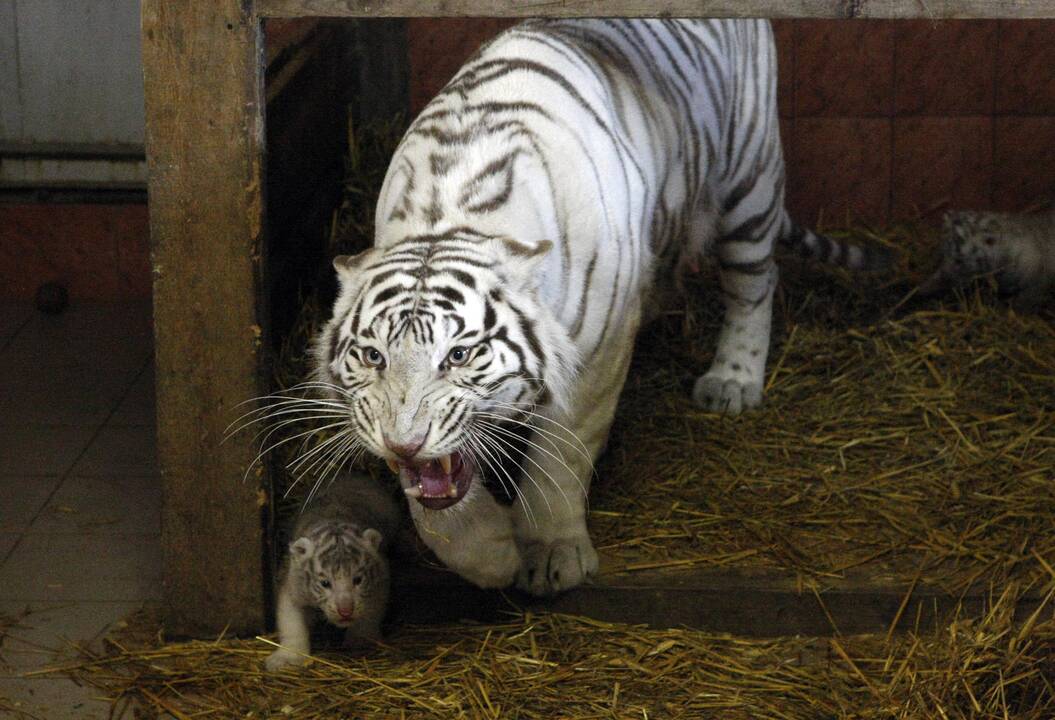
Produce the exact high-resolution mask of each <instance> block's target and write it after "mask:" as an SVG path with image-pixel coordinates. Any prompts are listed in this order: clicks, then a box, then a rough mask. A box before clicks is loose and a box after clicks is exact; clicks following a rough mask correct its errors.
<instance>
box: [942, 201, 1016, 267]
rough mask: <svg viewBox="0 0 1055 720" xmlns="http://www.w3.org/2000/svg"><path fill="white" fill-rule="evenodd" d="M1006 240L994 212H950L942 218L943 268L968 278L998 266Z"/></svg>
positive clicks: (1003, 254) (1001, 261)
mask: <svg viewBox="0 0 1055 720" xmlns="http://www.w3.org/2000/svg"><path fill="white" fill-rule="evenodd" d="M1005 254H1006V253H1005V242H1004V241H1003V239H1002V236H1001V228H1000V227H999V221H998V220H997V219H996V218H995V217H994V216H993V215H992V214H991V213H975V212H949V213H946V214H945V217H944V218H943V221H942V269H943V270H944V271H945V272H946V274H947V275H948V276H949V277H955V278H962V279H967V278H970V277H973V276H976V275H982V274H984V273H987V272H990V271H992V270H996V269H999V267H1000V266H1001V264H1002V263H1003V262H1004V256H1005Z"/></svg>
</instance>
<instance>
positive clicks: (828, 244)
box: [780, 214, 894, 271]
mask: <svg viewBox="0 0 1055 720" xmlns="http://www.w3.org/2000/svg"><path fill="white" fill-rule="evenodd" d="M780 242H781V243H783V244H784V245H785V246H786V247H788V248H790V249H791V250H793V251H795V252H797V253H798V254H799V255H801V256H802V257H805V258H810V259H812V260H818V261H820V262H822V263H824V264H826V265H835V266H836V267H841V268H845V269H847V270H864V271H878V270H889V269H890V268H891V267H892V266H893V264H894V253H893V252H891V251H890V249H889V248H886V247H883V246H882V245H875V244H869V245H858V244H856V243H851V242H845V241H843V240H837V239H835V238H830V237H828V236H827V235H821V234H819V233H815V232H813V231H812V230H810V229H808V228H804V227H801V226H799V225H797V224H796V223H795V221H793V220H792V219H791V218H790V217H788V216H787V215H786V214H785V215H784V224H783V226H782V227H781V232H780Z"/></svg>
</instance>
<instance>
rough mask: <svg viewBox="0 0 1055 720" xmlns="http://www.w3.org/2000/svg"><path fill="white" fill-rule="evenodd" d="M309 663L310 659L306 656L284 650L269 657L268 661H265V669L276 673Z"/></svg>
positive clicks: (277, 651)
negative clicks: (286, 668)
mask: <svg viewBox="0 0 1055 720" xmlns="http://www.w3.org/2000/svg"><path fill="white" fill-rule="evenodd" d="M307 661H308V658H307V657H305V656H304V655H301V654H300V653H295V652H293V651H292V650H286V649H285V648H282V649H279V650H276V651H275V652H273V653H271V654H270V655H268V656H267V660H265V661H264V667H266V668H267V669H268V670H270V671H271V672H276V671H278V670H281V669H282V668H285V667H299V666H301V665H303V664H304V663H306V662H307Z"/></svg>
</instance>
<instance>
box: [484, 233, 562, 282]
mask: <svg viewBox="0 0 1055 720" xmlns="http://www.w3.org/2000/svg"><path fill="white" fill-rule="evenodd" d="M497 242H498V244H499V247H500V248H501V254H502V259H503V261H504V264H505V265H506V267H507V268H508V270H509V272H510V275H512V277H513V279H515V280H517V281H519V282H520V283H521V285H523V286H528V287H530V286H535V285H537V284H538V278H537V277H535V271H536V270H538V266H539V265H540V264H541V263H542V261H543V260H544V259H545V258H546V256H547V255H548V254H549V252H550V251H551V250H552V249H553V243H552V242H550V241H549V240H539V241H538V242H537V243H535V244H533V245H528V244H527V243H522V242H520V241H519V240H514V239H513V238H510V237H502V238H499V239H498V241H497Z"/></svg>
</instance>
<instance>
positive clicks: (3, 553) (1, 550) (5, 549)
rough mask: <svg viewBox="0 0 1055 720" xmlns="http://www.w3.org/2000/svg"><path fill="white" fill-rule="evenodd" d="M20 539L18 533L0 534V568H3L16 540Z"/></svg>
mask: <svg viewBox="0 0 1055 720" xmlns="http://www.w3.org/2000/svg"><path fill="white" fill-rule="evenodd" d="M20 537H22V535H20V534H19V533H0V567H3V564H4V560H5V559H7V555H8V553H10V552H11V548H13V547H14V546H15V544H16V543H17V542H18V539H19V538H20Z"/></svg>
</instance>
